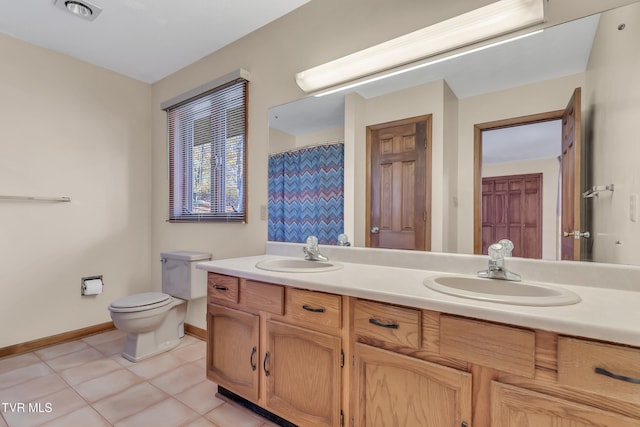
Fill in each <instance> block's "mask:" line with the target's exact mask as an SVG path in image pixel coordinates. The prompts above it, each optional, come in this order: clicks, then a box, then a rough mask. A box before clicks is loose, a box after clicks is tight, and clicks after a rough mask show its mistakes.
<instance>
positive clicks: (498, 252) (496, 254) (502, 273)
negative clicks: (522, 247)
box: [478, 239, 521, 282]
mask: <svg viewBox="0 0 640 427" xmlns="http://www.w3.org/2000/svg"><path fill="white" fill-rule="evenodd" d="M512 251H513V242H511V240H508V239H502V240H500V241H499V242H498V243H494V244H492V245H491V246H489V268H487V269H486V270H483V271H478V277H485V278H488V279H500V280H511V281H514V282H519V281H520V280H521V277H520V275H519V274H516V273H513V272H511V271H509V270H507V268H506V267H505V265H504V259H505V257H510V256H511V252H512Z"/></svg>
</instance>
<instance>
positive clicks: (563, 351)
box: [558, 337, 640, 403]
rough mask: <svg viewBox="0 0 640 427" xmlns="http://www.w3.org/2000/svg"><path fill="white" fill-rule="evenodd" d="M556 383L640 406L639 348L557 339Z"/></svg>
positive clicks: (563, 338) (572, 339) (564, 338)
mask: <svg viewBox="0 0 640 427" xmlns="http://www.w3.org/2000/svg"><path fill="white" fill-rule="evenodd" d="M558 382H559V383H560V384H563V385H567V386H570V387H574V388H578V389H581V390H585V391H589V392H591V393H596V394H600V395H604V396H609V397H612V398H615V399H620V400H624V401H627V402H632V403H640V349H637V348H630V347H623V346H617V345H611V344H603V343H598V342H593V341H587V340H581V339H576V338H568V337H559V338H558Z"/></svg>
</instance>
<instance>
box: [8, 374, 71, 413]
mask: <svg viewBox="0 0 640 427" xmlns="http://www.w3.org/2000/svg"><path fill="white" fill-rule="evenodd" d="M67 387H69V385H68V384H67V383H66V382H65V381H64V380H63V379H62V378H60V376H59V375H58V374H55V373H52V374H49V375H45V376H42V377H38V378H35V379H33V380H31V381H27V382H23V383H21V384H18V385H15V386H13V387H9V388H5V389H2V390H0V402H29V401H32V400H34V399H39V398H41V397H42V396H46V395H48V394H51V393H55V392H56V391H59V390H62V389H64V388H67ZM0 409H2V408H0Z"/></svg>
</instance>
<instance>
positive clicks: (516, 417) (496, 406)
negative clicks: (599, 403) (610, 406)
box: [491, 382, 640, 427]
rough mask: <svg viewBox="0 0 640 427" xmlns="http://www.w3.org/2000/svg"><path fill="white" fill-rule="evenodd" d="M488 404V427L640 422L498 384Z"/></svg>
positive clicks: (637, 426)
mask: <svg viewBox="0 0 640 427" xmlns="http://www.w3.org/2000/svg"><path fill="white" fill-rule="evenodd" d="M491 402H492V403H491V420H492V422H491V427H596V426H597V427H640V420H635V419H632V418H628V417H625V416H622V415H620V414H616V413H614V412H609V411H603V410H600V409H597V408H593V407H590V406H587V405H582V404H579V403H574V402H570V401H568V400H564V399H559V398H557V397H553V396H548V395H545V394H541V393H537V392H534V391H530V390H525V389H522V388H518V387H514V386H510V385H506V384H500V383H497V382H493V383H492V384H491Z"/></svg>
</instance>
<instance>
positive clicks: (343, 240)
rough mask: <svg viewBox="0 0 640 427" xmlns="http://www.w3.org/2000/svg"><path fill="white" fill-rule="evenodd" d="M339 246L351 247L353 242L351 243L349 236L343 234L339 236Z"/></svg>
mask: <svg viewBox="0 0 640 427" xmlns="http://www.w3.org/2000/svg"><path fill="white" fill-rule="evenodd" d="M338 246H351V242H349V236H347V235H346V234H344V233H342V234H340V235H339V236H338Z"/></svg>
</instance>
